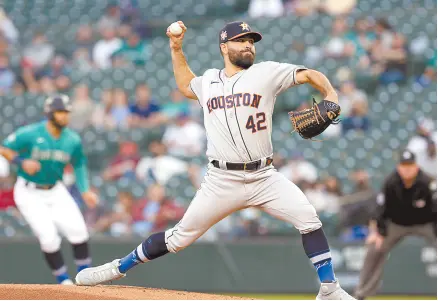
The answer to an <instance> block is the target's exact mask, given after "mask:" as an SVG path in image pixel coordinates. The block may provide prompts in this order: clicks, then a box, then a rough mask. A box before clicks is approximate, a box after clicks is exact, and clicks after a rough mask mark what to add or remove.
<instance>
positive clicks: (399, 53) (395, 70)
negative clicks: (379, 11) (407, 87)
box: [371, 19, 407, 84]
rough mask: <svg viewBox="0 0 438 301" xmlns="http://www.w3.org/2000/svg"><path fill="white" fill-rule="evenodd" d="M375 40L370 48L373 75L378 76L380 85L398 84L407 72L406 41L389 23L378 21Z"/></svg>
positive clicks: (382, 20)
mask: <svg viewBox="0 0 438 301" xmlns="http://www.w3.org/2000/svg"><path fill="white" fill-rule="evenodd" d="M375 33H376V38H377V39H376V40H375V42H374V44H373V46H372V48H371V61H372V63H373V65H374V67H373V69H374V70H375V71H374V73H375V74H377V75H380V78H379V80H380V82H381V83H382V84H389V83H392V82H400V81H403V80H404V79H405V76H406V72H407V48H406V39H405V37H404V36H403V35H402V34H401V33H397V32H395V31H394V30H393V28H392V27H391V26H390V25H389V23H388V22H387V21H386V20H384V19H380V20H378V21H377V23H376V25H375Z"/></svg>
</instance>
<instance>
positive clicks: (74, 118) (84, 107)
mask: <svg viewBox="0 0 438 301" xmlns="http://www.w3.org/2000/svg"><path fill="white" fill-rule="evenodd" d="M94 107H95V103H94V101H93V100H92V99H91V97H90V94H89V89H88V86H87V85H86V84H79V85H77V86H76V88H75V92H74V96H73V98H72V111H71V113H70V127H71V128H73V129H75V130H83V129H85V128H87V127H88V126H90V125H91V124H92V117H93V114H94Z"/></svg>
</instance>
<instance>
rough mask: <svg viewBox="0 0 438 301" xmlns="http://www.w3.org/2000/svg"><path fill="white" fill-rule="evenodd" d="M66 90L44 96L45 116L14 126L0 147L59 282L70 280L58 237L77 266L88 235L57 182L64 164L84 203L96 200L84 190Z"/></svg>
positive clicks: (82, 262) (84, 259)
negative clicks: (14, 168)
mask: <svg viewBox="0 0 438 301" xmlns="http://www.w3.org/2000/svg"><path fill="white" fill-rule="evenodd" d="M70 108H71V105H70V100H69V97H68V96H67V95H56V96H53V97H49V98H47V100H46V102H45V106H44V111H45V114H46V115H47V119H48V120H47V121H42V122H38V123H34V124H30V125H26V126H24V127H21V128H19V129H18V130H16V131H15V132H13V133H12V134H10V135H9V136H8V137H7V138H6V139H5V140H4V141H3V146H2V147H0V155H2V156H4V157H5V158H6V159H8V160H9V161H10V162H12V163H15V164H16V165H17V167H18V177H17V182H16V183H15V187H14V200H15V203H16V205H17V208H18V209H19V210H20V212H21V214H22V215H23V217H24V218H25V219H26V221H27V222H28V224H29V225H30V227H31V228H32V231H33V232H34V234H35V235H36V236H37V238H38V240H39V243H40V246H41V250H42V251H43V253H44V256H45V259H46V261H47V264H48V265H49V267H50V269H51V270H52V273H53V275H54V276H55V277H56V280H57V281H58V283H61V284H73V282H72V281H71V280H70V277H69V275H68V272H67V267H66V266H65V264H64V260H63V258H62V254H61V252H60V247H61V236H60V234H62V235H64V236H65V237H66V238H67V240H68V241H69V242H70V243H71V244H72V247H73V254H74V257H75V262H76V265H77V269H78V271H81V270H83V269H84V268H86V267H88V266H90V264H91V257H90V254H89V249H88V240H89V234H88V230H87V227H86V225H85V221H84V218H83V216H82V214H81V212H80V210H79V207H78V206H77V204H76V202H75V200H74V199H73V197H72V196H71V195H70V193H69V192H68V190H67V188H66V187H65V186H64V185H63V183H62V176H63V172H64V168H65V166H66V165H67V164H72V166H73V168H74V171H75V175H76V183H77V185H78V188H79V190H80V192H81V193H82V198H83V200H84V202H85V203H86V205H87V206H88V207H90V208H93V207H95V206H96V204H97V201H98V200H97V197H96V195H95V194H94V193H93V192H91V191H90V190H89V184H88V174H87V166H86V162H87V161H86V158H85V155H84V152H83V149H82V142H81V137H80V136H79V135H78V134H77V133H76V132H74V131H73V130H71V129H69V128H67V125H68V122H69V118H70Z"/></svg>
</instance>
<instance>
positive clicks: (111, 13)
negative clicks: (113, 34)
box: [97, 4, 120, 32]
mask: <svg viewBox="0 0 438 301" xmlns="http://www.w3.org/2000/svg"><path fill="white" fill-rule="evenodd" d="M119 26H120V8H119V6H118V5H116V4H110V5H108V6H107V8H106V12H105V14H104V15H103V16H102V17H100V19H99V21H98V22H97V28H98V30H99V31H100V32H102V31H105V30H106V29H108V28H111V29H115V28H117V27H119Z"/></svg>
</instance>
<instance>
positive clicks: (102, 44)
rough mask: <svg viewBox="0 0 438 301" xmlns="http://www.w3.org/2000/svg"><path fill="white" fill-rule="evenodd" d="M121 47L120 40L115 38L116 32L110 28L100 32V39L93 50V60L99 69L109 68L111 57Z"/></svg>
mask: <svg viewBox="0 0 438 301" xmlns="http://www.w3.org/2000/svg"><path fill="white" fill-rule="evenodd" d="M121 46H122V40H120V39H119V38H118V37H117V36H116V31H115V29H114V28H112V27H106V28H104V29H103V30H102V39H101V40H99V41H98V42H97V43H96V45H94V48H93V60H94V63H95V64H96V66H97V67H98V68H100V69H107V68H110V67H111V56H112V55H113V53H114V52H116V51H117V50H118V49H120V47H121Z"/></svg>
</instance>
